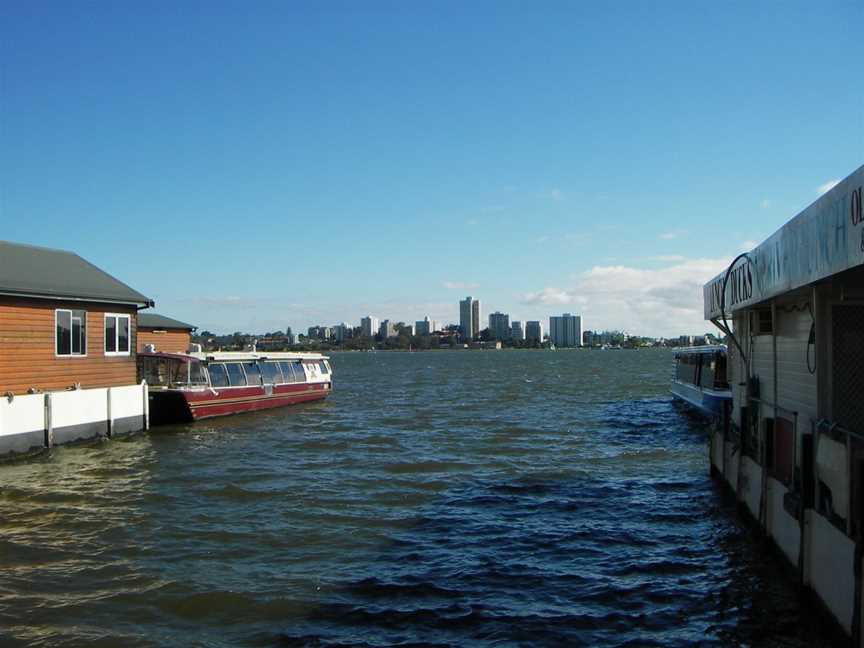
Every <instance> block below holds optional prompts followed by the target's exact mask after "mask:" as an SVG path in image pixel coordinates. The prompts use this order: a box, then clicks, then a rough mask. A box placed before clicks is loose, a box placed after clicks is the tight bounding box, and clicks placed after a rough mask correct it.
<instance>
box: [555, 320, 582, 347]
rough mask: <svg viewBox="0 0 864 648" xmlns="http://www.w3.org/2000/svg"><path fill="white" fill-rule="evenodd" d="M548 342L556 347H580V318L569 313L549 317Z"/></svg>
mask: <svg viewBox="0 0 864 648" xmlns="http://www.w3.org/2000/svg"><path fill="white" fill-rule="evenodd" d="M549 340H550V341H551V342H552V344H554V345H555V346H558V347H578V346H582V317H581V316H580V315H571V314H570V313H564V314H563V315H560V316H557V317H556V316H552V317H550V318H549Z"/></svg>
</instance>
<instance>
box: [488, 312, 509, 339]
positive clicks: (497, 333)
mask: <svg viewBox="0 0 864 648" xmlns="http://www.w3.org/2000/svg"><path fill="white" fill-rule="evenodd" d="M489 335H490V336H491V337H492V339H494V340H509V339H510V316H509V315H508V314H507V313H501V312H497V311H496V312H494V313H491V314H490V315H489Z"/></svg>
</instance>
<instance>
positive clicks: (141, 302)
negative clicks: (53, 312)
mask: <svg viewBox="0 0 864 648" xmlns="http://www.w3.org/2000/svg"><path fill="white" fill-rule="evenodd" d="M0 295H2V296H4V297H22V298H27V299H50V300H53V301H80V302H96V303H99V304H123V305H127V306H141V307H142V308H151V307H153V306H155V305H156V302H154V301H153V300H152V299H149V298H148V297H144V296H143V295H142V299H135V300H133V299H110V298H107V297H97V296H94V295H90V296H88V295H51V294H45V293H32V292H19V291H14V290H8V289H7V290H3V289H0Z"/></svg>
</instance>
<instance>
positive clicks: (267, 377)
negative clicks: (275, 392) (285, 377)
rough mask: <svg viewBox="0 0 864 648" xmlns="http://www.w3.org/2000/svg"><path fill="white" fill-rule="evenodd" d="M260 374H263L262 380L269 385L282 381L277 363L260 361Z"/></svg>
mask: <svg viewBox="0 0 864 648" xmlns="http://www.w3.org/2000/svg"><path fill="white" fill-rule="evenodd" d="M261 375H262V376H264V382H265V383H269V384H271V385H276V384H279V383H281V382H282V372H281V371H279V363H278V362H273V361H272V360H271V361H269V362H262V363H261Z"/></svg>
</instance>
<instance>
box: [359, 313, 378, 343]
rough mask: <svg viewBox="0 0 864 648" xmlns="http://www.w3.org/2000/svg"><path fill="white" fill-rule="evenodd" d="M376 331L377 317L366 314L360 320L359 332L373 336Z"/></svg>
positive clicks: (364, 335) (366, 335)
mask: <svg viewBox="0 0 864 648" xmlns="http://www.w3.org/2000/svg"><path fill="white" fill-rule="evenodd" d="M376 333H378V318H377V317H372V316H371V315H367V316H366V317H364V318H363V319H361V320H360V334H361V335H362V336H363V337H369V338H371V337H375V334H376Z"/></svg>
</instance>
